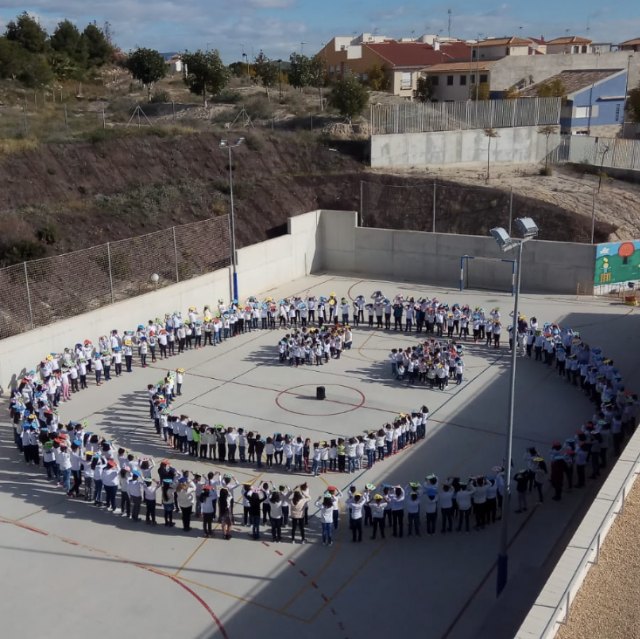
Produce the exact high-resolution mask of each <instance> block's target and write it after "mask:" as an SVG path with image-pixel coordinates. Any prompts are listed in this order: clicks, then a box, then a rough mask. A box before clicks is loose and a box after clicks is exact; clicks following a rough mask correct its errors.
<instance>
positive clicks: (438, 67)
mask: <svg viewBox="0 0 640 639" xmlns="http://www.w3.org/2000/svg"><path fill="white" fill-rule="evenodd" d="M496 62H497V60H482V61H481V62H475V61H474V62H446V63H444V64H435V65H433V66H432V67H429V69H428V71H429V73H448V72H460V71H468V72H470V73H474V72H477V71H490V70H491V67H492V66H493V65H494V64H495V63H496Z"/></svg>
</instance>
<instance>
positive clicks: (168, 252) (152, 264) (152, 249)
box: [109, 227, 179, 301]
mask: <svg viewBox="0 0 640 639" xmlns="http://www.w3.org/2000/svg"><path fill="white" fill-rule="evenodd" d="M174 233H175V232H174V229H173V227H172V228H168V229H164V230H162V231H156V232H155V233H149V234H147V235H140V236H138V237H131V238H128V239H126V240H119V241H118V242H111V243H110V244H109V260H110V262H111V279H112V286H113V297H114V300H115V301H117V300H124V299H128V298H130V297H134V296H136V295H141V294H142V293H147V292H149V291H153V290H154V289H156V288H161V287H163V286H168V285H169V284H175V283H176V282H178V281H179V278H178V271H177V266H176V249H175V243H174ZM156 275H157V276H158V277H157V281H156V277H155V276H156Z"/></svg>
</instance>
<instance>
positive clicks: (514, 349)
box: [490, 217, 538, 595]
mask: <svg viewBox="0 0 640 639" xmlns="http://www.w3.org/2000/svg"><path fill="white" fill-rule="evenodd" d="M514 224H515V227H516V229H517V230H518V231H519V232H520V234H521V235H522V239H514V238H512V237H510V235H509V234H508V233H507V231H505V230H504V229H503V228H502V227H498V228H493V229H491V231H490V233H491V235H492V236H493V238H494V239H495V241H496V242H497V243H498V246H499V247H500V249H501V250H502V251H503V252H506V251H512V250H514V249H515V250H517V251H518V257H517V260H516V269H517V275H516V287H515V289H516V290H515V296H514V300H513V327H512V333H511V339H512V340H513V341H512V344H511V376H510V381H509V408H508V421H507V450H506V455H505V457H506V460H505V479H504V496H503V500H502V528H501V533H500V550H499V552H498V563H497V569H498V570H497V583H496V594H497V595H500V593H501V592H502V591H503V590H504V587H505V586H506V585H507V577H508V572H509V555H508V552H509V512H510V506H509V502H510V497H511V460H512V456H513V415H514V408H515V392H516V360H517V354H518V300H519V297H520V281H521V273H522V247H523V246H524V243H525V242H528V241H529V240H532V239H533V238H534V237H536V236H537V235H538V227H537V226H536V223H535V222H534V221H533V220H532V219H531V218H530V217H523V218H517V219H516V220H514Z"/></svg>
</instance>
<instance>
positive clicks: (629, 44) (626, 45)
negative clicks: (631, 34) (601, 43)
mask: <svg viewBox="0 0 640 639" xmlns="http://www.w3.org/2000/svg"><path fill="white" fill-rule="evenodd" d="M618 49H619V50H620V51H632V52H634V51H640V38H633V39H632V40H625V41H624V42H621V43H620V44H619V45H618Z"/></svg>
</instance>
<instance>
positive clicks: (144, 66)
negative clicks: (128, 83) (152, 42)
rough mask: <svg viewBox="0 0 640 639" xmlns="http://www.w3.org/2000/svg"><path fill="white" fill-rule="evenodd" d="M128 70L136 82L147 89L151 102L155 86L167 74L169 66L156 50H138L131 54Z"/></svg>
mask: <svg viewBox="0 0 640 639" xmlns="http://www.w3.org/2000/svg"><path fill="white" fill-rule="evenodd" d="M127 69H128V70H129V73H131V75H132V76H133V77H134V78H135V79H136V80H138V81H139V82H142V84H144V86H145V87H147V99H148V101H149V102H151V89H152V88H153V85H154V84H155V83H156V82H157V81H158V80H161V79H162V78H164V76H165V75H166V73H167V65H166V64H165V62H164V58H163V57H162V55H160V53H159V52H158V51H156V50H155V49H143V48H139V49H136V50H135V51H133V52H132V53H130V54H129V58H128V59H127Z"/></svg>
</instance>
